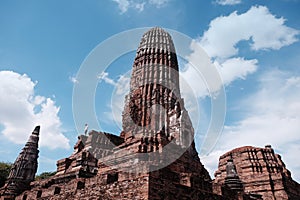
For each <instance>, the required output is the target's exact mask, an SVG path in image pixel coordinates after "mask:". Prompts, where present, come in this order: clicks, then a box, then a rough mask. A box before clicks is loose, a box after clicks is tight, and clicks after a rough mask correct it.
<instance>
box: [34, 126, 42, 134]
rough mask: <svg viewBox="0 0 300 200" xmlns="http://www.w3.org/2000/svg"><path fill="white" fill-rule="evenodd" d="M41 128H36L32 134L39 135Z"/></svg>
mask: <svg viewBox="0 0 300 200" xmlns="http://www.w3.org/2000/svg"><path fill="white" fill-rule="evenodd" d="M40 128H41V126H36V127H35V128H34V130H33V132H32V134H34V135H39V133H40Z"/></svg>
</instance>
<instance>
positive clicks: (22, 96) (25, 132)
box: [0, 71, 69, 149]
mask: <svg viewBox="0 0 300 200" xmlns="http://www.w3.org/2000/svg"><path fill="white" fill-rule="evenodd" d="M0 80H1V81H0V102H1V104H0V124H1V125H2V126H3V127H4V128H3V130H2V131H1V134H2V135H3V136H4V137H6V138H7V139H9V140H11V141H12V142H15V143H19V144H24V143H25V142H26V141H27V139H28V137H29V135H30V133H31V132H32V131H33V129H34V126H35V125H41V133H40V135H41V137H40V145H41V146H46V147H49V148H51V149H55V148H69V140H68V139H67V138H66V137H65V136H64V135H63V134H62V131H61V121H60V119H59V117H58V112H59V107H57V106H56V105H55V102H54V101H53V100H52V99H51V98H46V97H44V96H39V95H36V94H35V92H34V87H35V86H36V84H37V82H33V81H32V80H31V79H30V78H29V77H28V76H27V75H26V74H23V75H21V74H18V73H16V72H12V71H0Z"/></svg>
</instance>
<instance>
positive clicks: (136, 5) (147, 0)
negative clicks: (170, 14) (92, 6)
mask: <svg viewBox="0 0 300 200" xmlns="http://www.w3.org/2000/svg"><path fill="white" fill-rule="evenodd" d="M112 1H114V2H116V3H117V4H118V7H119V9H120V14H124V13H126V12H127V11H128V10H129V9H130V8H131V9H134V10H136V11H138V12H142V11H143V10H144V8H145V5H153V6H155V7H156V8H161V7H163V6H164V5H166V4H167V3H168V2H169V1H170V0H112Z"/></svg>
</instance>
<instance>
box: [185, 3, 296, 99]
mask: <svg viewBox="0 0 300 200" xmlns="http://www.w3.org/2000/svg"><path fill="white" fill-rule="evenodd" d="M266 22H268V23H266ZM284 22H285V19H284V18H277V17H276V16H274V15H272V14H271V13H270V12H269V10H268V8H267V7H265V6H253V7H251V8H250V9H249V10H248V11H247V12H245V13H242V14H238V13H237V12H233V13H231V14H230V15H229V16H220V17H217V18H215V19H213V20H212V21H211V22H210V25H209V29H208V30H206V31H205V32H204V33H203V35H202V36H201V37H199V38H197V39H196V40H195V41H193V42H192V44H191V50H192V53H191V54H190V55H189V56H188V57H187V58H186V59H187V60H188V61H189V62H190V63H193V64H194V65H186V66H185V68H184V70H183V72H182V75H183V77H184V79H185V80H188V82H189V84H190V85H191V87H192V88H193V89H194V90H195V91H194V92H195V94H196V95H197V96H198V97H203V96H207V95H209V94H212V93H214V92H217V91H218V90H219V89H220V88H221V87H222V86H227V85H229V84H231V83H232V82H234V81H235V80H237V79H246V77H247V76H248V75H249V74H252V73H254V72H255V71H256V70H257V68H258V60H257V59H251V60H249V59H246V58H244V57H240V56H239V55H238V54H239V49H238V47H237V44H238V43H239V42H241V41H248V43H249V45H250V47H251V49H252V50H278V49H280V48H281V47H283V46H287V45H290V44H292V43H294V42H296V41H297V35H298V34H299V31H298V30H295V29H293V28H290V27H288V26H286V25H285V24H284ZM203 50H204V51H203ZM203 52H206V53H207V55H208V56H209V57H210V60H211V61H212V63H213V65H212V64H211V63H208V62H205V63H204V62H203V60H204V58H205V56H207V55H205V53H203ZM212 67H214V68H216V69H217V71H218V73H219V76H220V78H221V81H220V80H219V79H218V78H216V73H211V68H212ZM195 68H198V69H197V70H196V69H195ZM197 71H198V72H197ZM199 72H200V73H199ZM203 77H205V79H204V78H203ZM201 80H202V81H201Z"/></svg>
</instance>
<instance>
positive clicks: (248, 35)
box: [199, 6, 299, 58]
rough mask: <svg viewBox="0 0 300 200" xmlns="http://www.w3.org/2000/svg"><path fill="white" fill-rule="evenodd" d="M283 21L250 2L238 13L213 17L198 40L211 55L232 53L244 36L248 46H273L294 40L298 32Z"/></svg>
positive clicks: (267, 48)
mask: <svg viewBox="0 0 300 200" xmlns="http://www.w3.org/2000/svg"><path fill="white" fill-rule="evenodd" d="M285 21H286V20H285V19H284V18H282V17H281V18H277V17H276V16H274V15H273V14H271V13H270V11H269V9H268V8H267V7H265V6H253V7H251V8H250V9H249V10H248V11H247V12H245V13H242V14H238V13H237V12H233V13H231V14H230V15H229V16H221V17H217V18H215V19H214V20H212V21H211V22H210V25H209V29H208V30H207V31H205V33H204V34H203V36H202V37H201V38H200V39H199V40H200V43H201V46H202V47H203V48H204V49H205V50H206V52H207V53H208V54H209V56H211V57H219V58H228V57H231V56H234V55H236V54H238V48H237V47H236V45H237V44H238V43H239V42H240V41H245V40H246V41H249V43H250V46H251V49H252V50H272V49H273V50H277V49H280V48H281V47H283V46H287V45H290V44H292V43H294V42H296V41H297V38H296V36H297V35H298V34H299V31H298V30H295V29H293V28H290V27H288V26H286V25H285V24H284V23H285ZM266 22H267V23H266Z"/></svg>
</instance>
